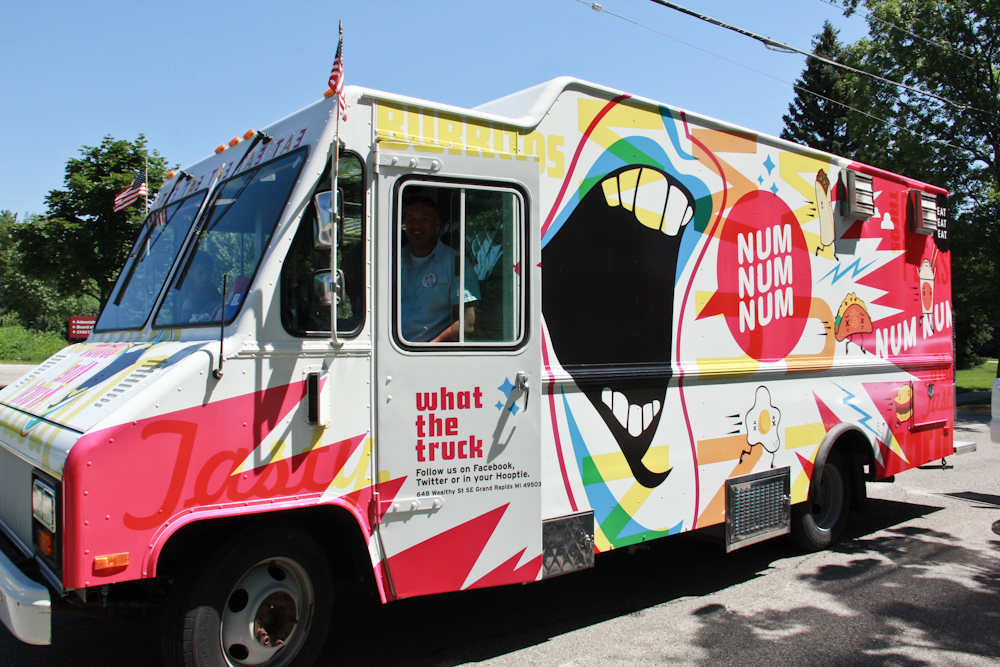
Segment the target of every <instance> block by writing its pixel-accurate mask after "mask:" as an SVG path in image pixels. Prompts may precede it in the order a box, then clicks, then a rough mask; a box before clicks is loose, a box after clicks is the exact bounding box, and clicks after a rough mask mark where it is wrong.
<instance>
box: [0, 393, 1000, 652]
mask: <svg viewBox="0 0 1000 667" xmlns="http://www.w3.org/2000/svg"><path fill="white" fill-rule="evenodd" d="M987 424H988V416H987V415H986V414H985V413H960V414H959V421H958V423H957V425H956V436H957V437H956V439H958V440H967V441H968V440H971V441H975V442H976V443H977V446H978V451H976V452H973V453H970V454H965V455H962V456H956V457H954V458H952V459H949V461H948V462H949V464H953V465H954V468H953V469H948V470H942V469H940V468H926V469H920V470H911V471H908V472H906V473H903V474H901V475H899V476H897V478H896V482H895V483H894V484H869V485H868V492H869V497H870V498H869V501H868V506H867V509H866V510H865V511H863V512H856V513H855V514H854V515H853V516H852V522H851V524H849V526H848V535H847V536H846V537H845V539H844V540H843V541H842V542H841V543H840V544H839V545H838V546H836V547H835V548H834V549H832V550H830V551H826V552H823V553H819V554H811V555H802V554H799V553H797V552H795V551H794V550H793V549H792V548H791V547H789V546H787V544H786V543H785V542H784V541H782V540H772V541H770V542H765V543H762V544H758V545H754V546H751V547H747V548H745V549H742V550H740V551H737V552H735V553H732V554H729V555H726V554H725V553H724V550H723V549H722V547H720V546H719V545H716V544H712V543H708V542H704V541H700V540H697V539H693V538H690V537H686V536H680V537H676V538H670V539H666V540H660V541H658V542H656V543H653V544H652V545H651V546H650V547H649V548H648V549H642V550H638V551H635V552H634V553H631V554H630V553H628V551H627V550H621V551H618V552H612V553H608V554H602V555H599V556H598V557H597V567H596V568H595V569H593V570H588V571H586V572H580V573H576V574H572V575H568V576H565V577H561V578H557V579H553V580H549V581H544V582H540V583H537V584H532V585H528V586H513V587H505V588H499V589H490V590H483V591H471V592H466V593H457V594H449V595H442V596H435V597H430V598H422V599H414V600H404V601H401V602H397V603H393V604H390V605H387V606H385V607H376V608H372V609H368V610H364V613H361V612H360V610H352V612H351V613H349V614H348V618H349V619H350V620H349V621H348V623H349V625H347V626H346V627H344V628H343V629H342V630H341V631H340V632H339V633H338V634H337V635H331V637H330V646H329V649H328V660H327V661H326V664H330V665H334V664H337V665H387V666H390V667H394V666H403V665H406V666H417V667H432V666H433V667H444V666H453V665H489V666H491V667H501V666H503V667H506V666H513V665H517V666H519V667H520V666H521V665H533V666H543V667H549V666H551V667H584V666H586V667H590V666H603V665H616V666H617V665H622V666H624V665H629V666H632V665H706V666H707V665H711V666H713V667H714V666H716V665H739V666H740V667H747V666H752V665H763V664H767V665H796V666H801V665H823V666H831V665H852V666H853V665H859V666H879V667H897V666H900V667H915V666H918V665H935V666H937V665H962V666H964V665H1000V445H994V444H991V443H990V441H989V433H988V427H987ZM54 619H55V620H54V629H53V635H54V637H53V638H54V645H53V646H49V647H31V646H25V645H22V644H20V643H18V642H17V641H16V640H14V639H13V638H12V637H11V636H10V635H9V634H7V633H6V632H5V631H2V630H0V665H3V666H4V667H20V666H27V665H32V666H34V665H53V666H61V665H74V666H77V667H91V666H94V667H96V666H98V665H100V666H101V667H104V666H105V665H108V664H117V665H143V666H148V667H154V666H157V665H162V661H161V658H160V653H159V640H158V636H157V632H158V626H159V619H158V618H157V617H156V616H155V615H150V616H145V617H140V618H135V619H113V620H105V619H94V618H89V617H86V618H85V617H78V616H68V615H56V616H55V617H54Z"/></svg>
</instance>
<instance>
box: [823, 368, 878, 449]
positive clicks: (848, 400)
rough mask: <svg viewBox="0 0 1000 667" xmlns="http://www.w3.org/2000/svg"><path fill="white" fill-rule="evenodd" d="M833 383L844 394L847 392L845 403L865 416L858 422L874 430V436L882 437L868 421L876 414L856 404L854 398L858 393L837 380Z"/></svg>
mask: <svg viewBox="0 0 1000 667" xmlns="http://www.w3.org/2000/svg"><path fill="white" fill-rule="evenodd" d="M832 384H833V386H834V387H836V388H837V389H839V390H840V391H842V392H844V394H845V395H846V396H847V398H845V399H844V403H845V404H847V405H848V406H849V407H850V408H851V409H852V410H854V411H855V412H857V413H858V414H859V415H863V417H862V418H861V419H859V420H858V422H859V423H860V424H862V425H863V426H864V427H865V428H866V429H868V430H869V431H871V432H872V434H873V435H874V436H875V437H876V438H879V439H881V436H880V435H879V433H878V431H876V430H875V429H873V428H872V427H871V426H870V425H869V424H868V422H869V421H871V420H872V419H874V418H875V416H874V415H870V414H868V413H867V412H865V411H864V410H862V409H861V408H860V407H858V406H857V405H855V404H854V399H856V398H857V395H855V394H852V393H851V392H849V391H848V390H846V389H844V388H843V387H841V386H840V385H839V384H837V383H836V382H834V383H832Z"/></svg>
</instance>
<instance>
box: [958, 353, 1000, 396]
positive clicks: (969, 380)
mask: <svg viewBox="0 0 1000 667" xmlns="http://www.w3.org/2000/svg"><path fill="white" fill-rule="evenodd" d="M996 376H997V360H996V359H990V360H989V361H987V362H986V363H985V364H983V365H981V366H976V367H975V368H970V369H969V370H967V371H957V372H956V373H955V386H956V387H957V389H958V393H960V394H963V393H965V392H968V391H992V390H993V380H994V379H995V378H996Z"/></svg>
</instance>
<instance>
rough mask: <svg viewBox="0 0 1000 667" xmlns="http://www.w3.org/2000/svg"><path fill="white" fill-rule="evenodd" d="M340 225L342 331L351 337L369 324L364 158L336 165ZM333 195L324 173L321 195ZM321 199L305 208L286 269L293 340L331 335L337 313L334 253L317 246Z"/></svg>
mask: <svg viewBox="0 0 1000 667" xmlns="http://www.w3.org/2000/svg"><path fill="white" fill-rule="evenodd" d="M337 172H338V176H337V189H338V190H339V191H340V209H341V220H340V222H339V224H338V231H337V241H336V244H337V268H338V269H339V270H340V272H341V277H340V284H341V286H342V287H343V290H344V293H343V296H342V298H341V299H340V304H339V305H338V306H337V332H338V333H339V334H342V335H346V336H350V335H352V334H357V333H358V332H359V331H361V327H362V326H363V325H364V321H365V216H364V195H365V188H364V171H363V169H362V165H361V159H360V158H359V157H358V156H357V155H355V154H344V155H341V156H340V159H339V160H338V162H337ZM329 191H330V173H329V171H327V173H326V174H324V176H323V179H322V181H321V184H320V186H319V187H318V188H317V194H321V193H324V192H326V193H328V192H329ZM319 214H320V212H319V211H318V210H317V206H316V198H315V197H314V198H313V199H312V202H311V203H310V205H309V206H308V207H307V208H306V212H305V215H303V217H302V222H301V224H300V225H299V230H298V232H297V233H296V235H295V240H294V242H293V243H292V247H291V249H290V250H289V251H288V256H287V257H286V259H285V262H284V264H283V265H282V270H281V294H282V299H281V319H282V323H283V324H284V327H285V330H286V331H288V332H289V333H290V334H292V335H293V336H299V337H304V336H329V335H330V315H331V312H332V303H331V301H332V293H333V290H332V284H333V276H332V275H331V273H330V249H329V248H328V247H326V246H324V245H322V244H317V231H316V230H317V226H316V222H317V215H319Z"/></svg>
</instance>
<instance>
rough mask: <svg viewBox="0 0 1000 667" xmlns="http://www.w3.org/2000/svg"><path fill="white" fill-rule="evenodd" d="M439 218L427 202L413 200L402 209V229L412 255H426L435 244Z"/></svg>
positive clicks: (439, 224)
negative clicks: (413, 201)
mask: <svg viewBox="0 0 1000 667" xmlns="http://www.w3.org/2000/svg"><path fill="white" fill-rule="evenodd" d="M440 226H441V219H440V218H439V217H438V214H437V211H435V210H434V207H433V206H430V205H429V204H423V203H420V202H415V203H413V204H410V205H409V206H407V207H406V210H405V211H403V231H404V232H405V233H406V239H407V240H408V241H409V242H410V252H412V253H413V256H414V257H426V256H427V255H429V254H430V253H431V251H432V250H434V246H435V245H437V240H438V238H437V235H438V228H439V227H440Z"/></svg>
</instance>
